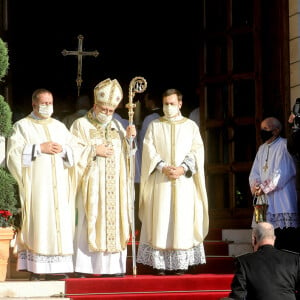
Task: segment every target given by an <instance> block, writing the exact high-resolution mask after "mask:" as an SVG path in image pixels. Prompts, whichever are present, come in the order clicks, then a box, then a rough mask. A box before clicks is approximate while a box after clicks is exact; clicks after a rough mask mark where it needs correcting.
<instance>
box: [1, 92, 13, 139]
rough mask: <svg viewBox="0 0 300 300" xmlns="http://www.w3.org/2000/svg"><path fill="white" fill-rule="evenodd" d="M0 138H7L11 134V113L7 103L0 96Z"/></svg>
mask: <svg viewBox="0 0 300 300" xmlns="http://www.w3.org/2000/svg"><path fill="white" fill-rule="evenodd" d="M0 116H1V118H0V136H3V137H8V136H10V134H11V133H12V112H11V109H10V107H9V105H8V103H7V102H6V101H5V100H4V98H3V96H1V95H0Z"/></svg>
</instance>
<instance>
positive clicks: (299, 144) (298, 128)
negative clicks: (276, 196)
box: [287, 98, 300, 252]
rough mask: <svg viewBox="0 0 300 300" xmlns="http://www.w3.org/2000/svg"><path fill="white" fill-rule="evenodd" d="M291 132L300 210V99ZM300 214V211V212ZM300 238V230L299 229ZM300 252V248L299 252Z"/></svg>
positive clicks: (297, 102) (294, 110)
mask: <svg viewBox="0 0 300 300" xmlns="http://www.w3.org/2000/svg"><path fill="white" fill-rule="evenodd" d="M288 123H289V125H290V128H291V131H290V134H289V136H288V137H287V149H288V151H289V153H290V154H291V155H292V156H293V158H294V161H295V166H296V190H297V198H298V209H300V98H297V99H296V102H295V104H294V106H293V110H292V111H291V114H290V117H289V119H288ZM299 214H300V211H299ZM297 231H298V236H300V228H297ZM298 252H300V248H299V250H298Z"/></svg>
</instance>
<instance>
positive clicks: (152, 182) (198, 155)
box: [137, 117, 209, 270]
mask: <svg viewBox="0 0 300 300" xmlns="http://www.w3.org/2000/svg"><path fill="white" fill-rule="evenodd" d="M160 162H164V163H166V165H173V166H180V165H181V164H182V163H183V162H184V163H186V165H187V166H188V167H189V169H190V170H191V171H192V176H191V177H187V176H185V175H182V176H180V177H179V178H178V179H176V180H169V179H168V178H167V177H166V176H165V175H164V174H162V172H161V171H159V170H158V169H157V165H158V164H159V163H160ZM139 217H140V220H141V222H142V229H141V237H140V245H139V249H138V257H137V262H139V263H143V264H147V265H150V266H152V267H154V268H156V269H166V270H176V269H188V266H190V265H196V264H200V263H205V261H206V260H205V255H204V248H203V241H204V239H205V237H206V235H207V233H208V225H209V218H208V201H207V193H206V186H205V177H204V147H203V141H202V138H201V136H200V132H199V128H198V127H197V125H196V124H195V123H194V122H193V121H191V120H189V119H187V118H182V117H180V118H179V120H177V121H168V120H166V119H165V118H159V119H156V120H154V121H152V122H151V123H150V124H149V127H148V130H147V132H146V135H145V139H144V143H143V153H142V172H141V186H140V202H139Z"/></svg>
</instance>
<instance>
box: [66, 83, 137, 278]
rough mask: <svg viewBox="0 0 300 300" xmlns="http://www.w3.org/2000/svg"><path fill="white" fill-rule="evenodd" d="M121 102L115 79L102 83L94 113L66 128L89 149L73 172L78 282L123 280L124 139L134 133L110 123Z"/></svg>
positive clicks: (126, 234)
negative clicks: (80, 279) (96, 277)
mask: <svg viewBox="0 0 300 300" xmlns="http://www.w3.org/2000/svg"><path fill="white" fill-rule="evenodd" d="M122 98H123V92H122V88H121V86H120V84H119V82H118V81H117V80H116V79H114V80H111V79H106V80H103V81H101V82H100V83H99V84H98V85H97V86H96V87H95V89H94V106H93V108H92V109H91V110H90V111H89V112H88V113H87V114H86V115H85V116H83V117H81V118H79V119H77V120H75V121H74V122H73V124H72V126H71V128H70V130H71V132H72V133H73V134H74V135H75V136H77V137H78V138H80V139H81V140H82V142H83V144H85V145H87V146H88V147H86V149H85V151H83V155H82V157H81V163H80V164H79V165H78V166H77V167H78V168H77V176H78V178H79V180H81V182H80V185H79V189H78V194H77V211H78V224H77V233H76V240H75V249H76V256H75V272H77V273H79V274H80V275H79V276H82V277H83V276H85V275H84V274H101V275H102V276H106V277H123V276H124V274H125V273H126V257H127V243H128V241H129V238H130V216H129V212H130V209H129V205H130V199H131V198H130V186H131V185H130V178H129V174H130V172H129V171H130V170H129V167H130V166H129V164H128V156H129V151H130V145H129V139H130V138H131V137H135V136H136V130H135V127H134V126H133V125H131V126H128V127H127V129H126V130H125V129H124V128H123V126H122V124H121V123H120V122H119V121H117V120H116V119H114V118H113V113H114V111H115V109H116V108H117V107H118V105H119V103H120V101H121V100H122ZM89 146H91V147H89Z"/></svg>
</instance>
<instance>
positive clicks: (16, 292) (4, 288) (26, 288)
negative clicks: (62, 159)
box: [0, 280, 66, 300]
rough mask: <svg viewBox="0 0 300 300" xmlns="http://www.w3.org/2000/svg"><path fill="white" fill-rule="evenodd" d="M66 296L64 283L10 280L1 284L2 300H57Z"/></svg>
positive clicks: (0, 295) (0, 296)
mask: <svg viewBox="0 0 300 300" xmlns="http://www.w3.org/2000/svg"><path fill="white" fill-rule="evenodd" d="M64 294H65V282H64V281H30V282H28V281H19V280H10V281H4V282H1V283H0V298H1V299H3V298H4V299H14V298H15V299H26V300H27V299H55V298H61V295H64ZM65 299H66V298H65Z"/></svg>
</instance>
